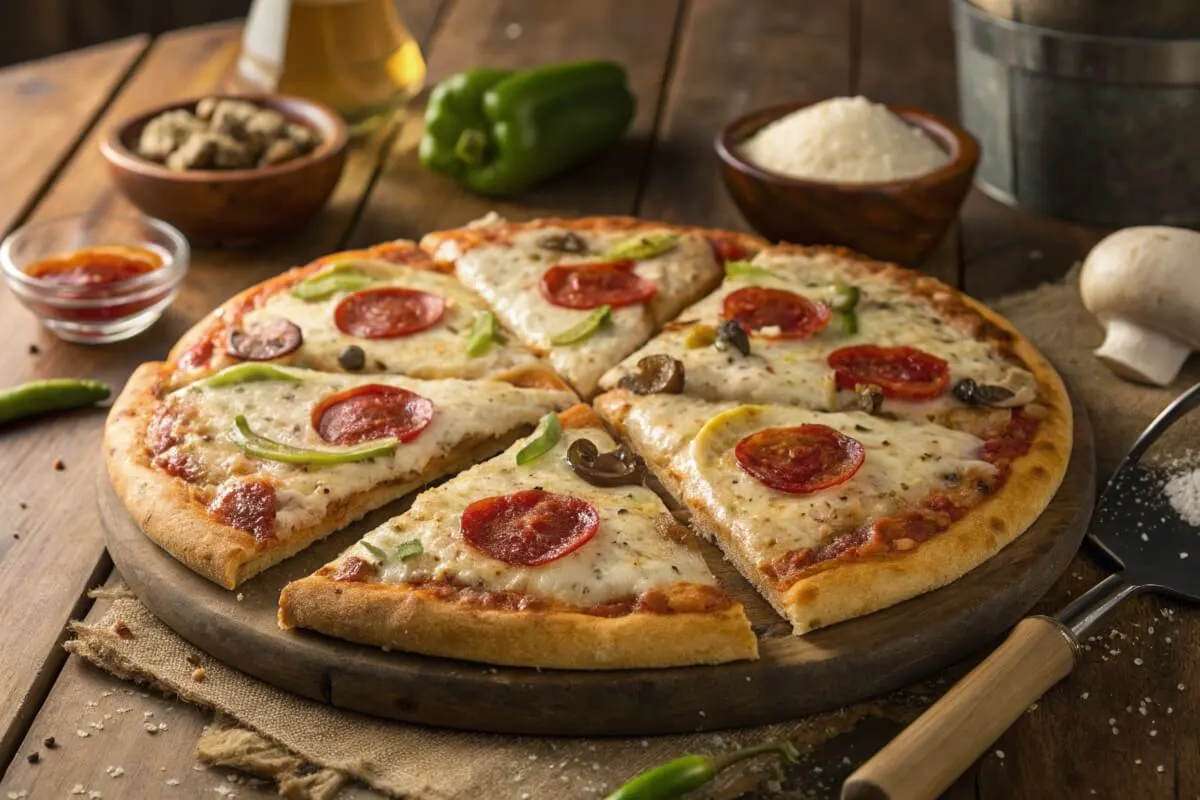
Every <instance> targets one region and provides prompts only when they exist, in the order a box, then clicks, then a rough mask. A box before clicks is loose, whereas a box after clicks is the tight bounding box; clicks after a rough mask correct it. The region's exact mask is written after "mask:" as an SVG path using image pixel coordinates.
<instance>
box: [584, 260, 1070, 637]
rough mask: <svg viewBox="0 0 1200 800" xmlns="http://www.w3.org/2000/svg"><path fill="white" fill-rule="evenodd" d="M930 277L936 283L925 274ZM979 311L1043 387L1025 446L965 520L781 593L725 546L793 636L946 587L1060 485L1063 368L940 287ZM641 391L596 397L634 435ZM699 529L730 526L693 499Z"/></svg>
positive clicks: (1001, 322)
mask: <svg viewBox="0 0 1200 800" xmlns="http://www.w3.org/2000/svg"><path fill="white" fill-rule="evenodd" d="M929 280H932V279H929ZM938 288H939V291H940V290H943V289H944V290H945V291H946V292H950V293H952V294H953V295H957V298H955V299H958V300H960V301H961V302H963V303H965V304H966V305H968V306H970V307H971V308H972V309H973V310H974V311H977V312H978V313H979V314H980V315H982V316H983V318H984V320H985V321H986V322H987V323H989V324H991V325H992V326H994V327H995V328H996V329H998V330H999V331H1003V332H1004V333H1005V334H1006V335H1007V337H1011V338H1009V345H1010V347H1011V350H1012V353H1013V354H1014V355H1015V356H1017V357H1018V358H1020V359H1021V360H1022V361H1024V363H1025V364H1026V365H1027V366H1028V368H1029V369H1030V371H1031V372H1032V373H1033V375H1034V377H1035V379H1036V381H1037V384H1038V392H1039V397H1038V405H1039V406H1040V407H1041V409H1042V410H1043V411H1044V416H1043V418H1042V420H1041V424H1040V425H1039V426H1038V430H1037V434H1036V436H1035V438H1034V441H1033V442H1032V444H1031V446H1030V449H1029V452H1028V453H1027V454H1026V455H1025V456H1023V457H1021V458H1018V459H1016V460H1014V461H1013V462H1012V464H1011V472H1010V475H1009V477H1008V480H1007V481H1006V482H1005V484H1004V485H1003V486H1002V487H1001V489H1000V491H999V492H997V493H996V494H995V495H993V496H992V497H991V498H989V499H987V500H985V501H984V502H982V503H980V504H979V505H978V506H976V507H974V508H973V509H971V510H970V511H969V512H968V513H967V514H966V515H965V516H964V517H963V518H962V519H960V520H958V521H957V522H955V523H954V524H952V525H951V526H950V527H948V528H947V529H946V530H944V531H942V532H940V533H938V534H937V535H936V536H934V537H933V538H932V539H930V540H929V541H927V542H924V543H922V544H921V545H919V546H918V547H916V548H914V549H913V550H910V551H907V552H902V553H889V554H883V555H878V556H868V557H863V558H860V559H857V560H854V561H840V562H839V561H835V562H832V563H831V564H830V565H829V566H827V567H826V568H824V569H821V570H819V571H817V572H815V573H812V574H810V575H808V576H806V577H803V578H801V579H800V580H798V581H796V582H795V583H794V584H792V585H791V586H790V587H788V589H787V590H785V591H783V592H780V591H778V590H776V589H775V588H774V587H773V586H770V585H768V584H767V583H766V581H765V579H764V576H763V574H762V572H761V571H760V570H759V568H758V565H757V564H753V563H748V562H747V561H746V559H744V558H742V557H741V556H739V554H738V550H737V549H736V548H735V547H731V546H723V547H722V549H723V550H724V552H725V555H726V557H727V558H728V559H729V560H730V561H731V562H733V564H734V565H735V566H736V567H737V568H738V571H739V572H741V573H742V575H744V576H745V577H746V578H747V579H748V580H750V581H751V583H754V584H755V586H756V588H758V590H759V592H760V593H762V595H763V596H764V597H766V598H767V600H768V601H769V602H770V603H771V604H772V606H774V607H775V609H776V610H777V611H778V612H779V613H780V614H781V615H782V616H784V617H785V618H787V619H788V620H789V621H790V622H791V623H792V625H793V629H794V631H795V633H797V634H803V633H806V632H808V631H811V630H814V629H816V628H820V627H825V626H827V625H832V624H834V623H836V622H841V621H844V620H847V619H851V618H853V617H857V616H862V615H864V614H869V613H871V612H874V611H878V610H880V609H883V608H887V607H888V606H891V605H894V604H896V603H899V602H901V601H903V600H907V599H909V598H912V597H916V596H917V595H920V594H924V593H925V592H929V591H932V590H934V589H937V588H939V587H941V586H944V585H946V584H948V583H950V582H951V581H954V580H956V579H957V578H959V577H961V576H963V575H964V574H966V573H967V572H969V571H970V570H972V569H974V568H975V567H977V566H979V565H980V564H982V563H983V562H984V561H986V560H987V559H989V558H991V557H992V556H994V555H995V554H996V553H998V552H1000V550H1002V549H1003V548H1004V547H1005V546H1007V545H1008V544H1009V543H1011V542H1012V541H1013V540H1015V539H1016V538H1017V537H1018V536H1020V535H1021V534H1022V533H1023V532H1024V531H1025V530H1027V529H1028V528H1029V526H1030V525H1032V524H1033V522H1034V521H1035V520H1036V519H1037V518H1038V517H1039V516H1041V514H1042V512H1043V511H1044V510H1045V509H1046V506H1047V505H1049V503H1050V500H1051V499H1052V498H1053V497H1054V494H1055V493H1056V492H1057V491H1058V487H1059V485H1060V484H1061V483H1062V480H1063V477H1064V476H1065V475H1066V470H1067V466H1068V464H1069V462H1070V457H1071V447H1072V431H1073V418H1072V411H1071V402H1070V398H1069V397H1068V395H1067V392H1066V387H1065V386H1064V385H1063V382H1062V379H1061V378H1060V377H1059V375H1058V373H1057V372H1056V371H1055V370H1054V368H1053V367H1051V366H1050V364H1049V362H1047V361H1046V359H1045V358H1044V357H1043V356H1042V355H1041V353H1039V352H1038V351H1037V350H1036V348H1034V347H1033V345H1032V344H1031V343H1030V342H1029V341H1028V340H1027V339H1025V338H1024V337H1023V336H1022V335H1021V334H1020V333H1019V332H1018V331H1017V330H1016V329H1015V328H1014V327H1013V326H1012V324H1011V323H1009V322H1008V321H1007V320H1005V319H1004V318H1003V317H1001V316H1000V315H998V314H996V313H995V312H994V311H992V310H991V309H989V308H987V307H986V306H984V305H983V304H982V303H979V302H977V301H975V300H972V299H971V298H969V297H966V296H964V295H961V294H959V293H958V292H956V291H954V290H953V289H950V288H949V287H946V286H944V285H942V284H938ZM637 402H638V398H637V396H636V395H634V394H632V393H630V392H628V391H626V390H622V389H618V390H615V391H612V392H608V393H607V394H604V395H601V396H600V397H598V398H597V399H596V401H595V406H596V408H597V410H598V411H599V412H600V414H601V415H602V416H603V417H605V418H606V419H608V420H609V421H610V422H611V423H612V424H613V425H614V426H615V427H616V428H617V429H618V430H619V431H620V432H621V434H622V436H623V437H624V438H625V439H626V440H627V441H628V440H629V439H630V435H629V431H628V430H627V429H626V427H625V424H624V423H625V418H626V416H627V415H628V413H629V411H630V409H631V408H632V406H633V405H634V404H636V403H637ZM649 466H650V467H651V470H652V471H653V472H654V474H655V476H656V477H657V478H658V479H659V481H661V482H662V484H663V486H665V487H666V488H667V489H668V491H670V492H671V493H672V494H674V495H676V496H678V495H679V494H680V481H679V478H678V477H677V476H675V475H673V474H671V472H670V471H668V470H666V469H664V468H663V465H662V464H650V465H649ZM687 507H688V508H689V510H690V511H691V513H692V523H693V528H694V529H695V530H696V531H697V532H698V533H700V534H701V535H703V536H705V537H706V538H709V539H710V540H712V541H714V542H717V543H723V542H726V541H727V539H728V535H729V533H728V531H727V530H725V529H724V528H723V527H722V526H721V525H720V524H719V523H718V522H717V521H716V520H715V519H714V518H713V517H712V516H711V515H710V514H708V513H707V512H706V511H705V510H704V509H703V508H700V507H698V506H694V505H691V504H687Z"/></svg>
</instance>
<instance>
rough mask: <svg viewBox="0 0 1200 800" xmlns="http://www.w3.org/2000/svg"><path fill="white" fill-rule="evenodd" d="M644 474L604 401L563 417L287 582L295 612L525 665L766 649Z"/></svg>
mask: <svg viewBox="0 0 1200 800" xmlns="http://www.w3.org/2000/svg"><path fill="white" fill-rule="evenodd" d="M642 478H643V475H642V468H641V466H640V464H638V463H637V461H636V457H635V456H633V455H632V454H631V453H629V452H628V451H625V450H623V449H621V448H618V446H617V443H616V442H615V441H614V440H613V439H612V437H611V436H610V434H609V433H608V431H607V430H606V429H605V427H604V423H603V422H601V420H600V418H599V417H597V416H596V414H595V412H593V411H592V410H591V409H590V408H588V407H587V406H585V405H578V406H575V407H573V408H570V409H568V410H566V411H565V412H562V413H561V414H558V415H554V414H551V415H550V416H549V418H548V419H547V420H546V421H545V422H543V424H542V426H540V427H539V429H538V431H537V432H535V433H534V434H533V435H532V436H530V437H527V438H525V439H522V440H520V441H518V442H516V443H515V444H513V445H512V446H511V447H510V448H509V449H508V450H507V451H506V452H504V453H502V454H500V455H499V456H496V457H495V458H493V459H492V460H490V461H487V462H484V463H482V464H479V465H478V466H475V467H473V468H472V469H469V470H467V471H466V472H463V473H461V474H459V475H457V476H456V477H454V478H452V479H450V480H449V481H448V482H446V483H444V484H442V485H441V486H438V487H437V488H435V489H431V490H429V491H427V492H425V493H424V494H422V495H420V496H419V497H417V499H416V500H415V501H414V502H413V505H412V507H411V508H410V509H409V510H408V511H406V512H404V513H403V514H401V515H400V516H399V517H396V518H394V519H392V520H389V521H388V522H385V523H384V524H383V525H381V526H380V527H378V528H376V529H375V530H373V531H371V532H370V533H368V534H366V536H364V537H363V539H362V540H361V541H360V542H359V543H357V544H355V545H353V546H352V547H350V549H348V550H347V551H346V552H344V553H343V554H342V555H341V556H340V557H339V558H338V559H337V560H335V561H334V562H332V563H330V564H327V565H326V566H324V567H322V568H321V569H320V570H318V571H317V572H316V574H314V575H312V576H310V577H308V578H303V579H301V580H298V581H295V582H293V583H290V584H288V585H287V586H285V587H284V589H283V592H282V594H281V595H280V598H279V621H280V624H281V625H283V626H284V627H294V626H295V627H304V628H311V629H313V630H317V631H321V632H323V633H327V634H330V635H333V636H337V637H340V638H343V639H350V640H352V641H356V642H363V643H366V644H373V645H378V646H383V647H394V648H399V649H403V650H409V651H412V652H417V653H427V654H429V655H438V656H449V657H452V658H463V659H470V660H473V661H486V662H489V663H493V664H507V665H513V666H534V667H555V668H562V669H615V668H633V667H667V666H679V665H686V664H714V663H719V662H723V661H733V660H738V659H746V658H756V657H757V654H758V643H757V639H756V638H755V636H754V633H753V632H752V631H751V630H750V623H749V621H748V620H747V619H746V615H745V613H744V612H743V610H742V607H741V605H739V604H738V603H737V602H736V601H734V600H733V599H732V598H730V597H729V595H727V594H726V593H725V591H724V590H723V589H722V588H721V587H720V586H719V585H718V584H717V582H716V579H714V578H713V576H712V573H710V572H709V570H708V567H706V566H705V563H704V559H703V557H702V556H701V555H700V553H699V552H698V551H697V549H696V546H695V542H693V541H690V537H689V534H688V532H687V530H686V529H683V528H681V527H680V525H679V523H677V522H676V521H675V519H674V517H672V516H671V514H670V513H669V512H668V511H667V508H666V507H665V506H664V505H663V501H662V499H661V498H659V497H658V496H657V495H656V494H655V493H654V492H652V491H651V490H649V489H647V488H646V487H645V486H644V485H643V481H642Z"/></svg>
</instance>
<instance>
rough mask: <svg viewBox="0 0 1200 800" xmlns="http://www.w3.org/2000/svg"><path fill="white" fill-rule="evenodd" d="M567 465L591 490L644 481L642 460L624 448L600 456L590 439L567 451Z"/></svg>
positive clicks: (579, 440)
mask: <svg viewBox="0 0 1200 800" xmlns="http://www.w3.org/2000/svg"><path fill="white" fill-rule="evenodd" d="M567 463H568V464H570V465H571V469H573V470H575V474H576V475H578V476H579V477H581V478H583V479H584V480H585V481H587V482H588V483H590V484H592V485H593V486H629V485H633V486H637V485H641V483H642V481H643V480H644V479H645V477H646V464H645V462H643V461H642V458H641V456H639V455H637V454H635V453H634V452H633V451H632V450H630V449H629V448H628V447H626V446H625V445H623V444H622V445H618V446H617V449H616V450H613V451H612V452H609V453H601V452H600V448H598V447H596V444H595V442H593V441H592V440H591V439H576V440H575V441H573V442H571V446H570V447H568V448H567Z"/></svg>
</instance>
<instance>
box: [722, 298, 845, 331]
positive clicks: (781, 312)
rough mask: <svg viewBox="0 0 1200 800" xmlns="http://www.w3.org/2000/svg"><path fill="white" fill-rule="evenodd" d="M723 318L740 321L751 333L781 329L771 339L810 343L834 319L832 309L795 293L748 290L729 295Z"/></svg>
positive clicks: (723, 309) (724, 306)
mask: <svg viewBox="0 0 1200 800" xmlns="http://www.w3.org/2000/svg"><path fill="white" fill-rule="evenodd" d="M721 316H722V317H724V318H725V319H734V320H737V321H738V322H740V323H741V324H742V327H743V328H745V329H746V331H747V333H755V332H757V331H760V330H762V329H763V328H779V333H777V334H772V335H770V336H767V337H766V338H768V339H807V338H809V337H810V336H813V335H815V334H817V333H820V332H821V331H822V330H824V329H825V326H826V325H828V324H829V319H830V317H832V316H833V315H832V314H831V313H830V311H829V306H827V305H825V304H824V303H814V302H812V301H811V300H809V299H808V298H807V297H804V296H803V295H798V294H796V293H795V292H789V291H787V290H786V289H768V288H766V287H764V286H747V287H746V288H744V289H738V290H737V291H736V292H732V293H730V294H728V295H726V297H725V302H724V304H723V305H722V311H721Z"/></svg>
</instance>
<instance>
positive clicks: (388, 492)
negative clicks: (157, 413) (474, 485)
mask: <svg viewBox="0 0 1200 800" xmlns="http://www.w3.org/2000/svg"><path fill="white" fill-rule="evenodd" d="M546 372H547V371H545V370H542V371H540V372H539V371H537V370H531V371H530V373H529V375H528V377H529V379H530V380H533V379H534V378H535V377H537V378H538V379H542V380H551V379H553V380H557V376H552V377H548V376H546V374H545V373H546ZM169 376H170V369H169V367H168V365H166V364H163V363H159V362H150V363H146V364H142V365H141V366H139V367H138V368H137V369H136V370H135V371H134V373H133V375H132V376H131V377H130V379H129V382H128V383H126V385H125V389H124V390H123V391H122V392H121V394H120V396H119V397H118V398H117V400H116V402H114V403H113V406H112V409H111V410H110V412H109V415H108V421H107V423H106V425H105V429H104V455H105V459H106V462H107V465H108V474H109V479H110V480H111V481H112V484H113V488H114V489H115V490H116V492H117V496H118V497H120V498H121V501H122V503H124V505H125V508H126V509H127V510H128V511H129V513H130V515H131V516H132V517H133V519H134V521H135V522H136V523H137V525H138V527H140V528H141V529H142V531H143V532H144V533H145V534H146V535H147V536H148V537H149V538H150V539H151V540H153V541H154V542H155V543H157V544H158V545H159V546H160V547H162V548H163V549H164V550H166V551H167V552H168V553H170V554H171V555H172V556H174V557H175V558H177V559H178V560H179V561H181V562H183V563H184V564H186V565H187V566H188V567H190V568H191V569H192V570H194V571H195V572H197V573H199V574H200V575H203V576H204V577H205V578H208V579H209V580H211V581H213V582H214V583H217V584H218V585H220V586H223V587H225V588H226V589H234V588H236V587H237V586H238V585H239V584H241V583H243V582H245V581H246V580H249V579H250V578H252V577H254V576H255V575H257V574H258V573H260V572H262V571H263V570H265V569H267V568H268V567H271V566H274V565H275V564H278V563H279V562H281V561H283V560H284V559H286V558H289V557H290V556H293V555H295V554H296V553H298V552H300V551H301V550H303V549H305V548H306V547H308V546H310V545H311V544H312V543H313V542H316V541H318V540H320V539H323V538H325V537H326V536H328V535H330V534H332V533H334V532H335V531H337V530H340V529H341V528H344V527H345V526H347V525H349V524H350V523H352V522H354V521H355V520H357V519H360V518H361V517H362V516H363V515H365V514H366V513H367V512H369V511H372V510H374V509H376V508H379V507H380V506H383V505H386V504H387V503H389V502H391V501H393V500H396V499H398V498H400V497H403V496H404V495H406V494H409V493H410V492H413V491H416V490H417V489H419V488H421V487H422V486H424V485H425V484H427V483H428V482H429V481H431V480H433V479H435V478H437V477H440V476H442V475H446V474H450V473H453V472H458V471H460V470H463V469H466V468H467V467H469V466H471V465H472V464H474V463H475V462H477V461H479V460H483V459H486V458H490V457H491V456H493V455H495V454H497V453H499V452H501V451H503V450H504V449H505V448H507V447H508V446H509V445H510V444H512V443H513V442H515V441H516V440H517V439H519V438H520V437H521V436H522V435H524V434H526V433H528V431H529V429H530V428H529V427H528V426H527V427H524V428H519V429H517V430H514V431H510V432H506V434H505V435H503V436H499V437H496V438H488V439H486V440H484V441H480V440H478V439H475V440H468V441H465V442H462V443H460V444H459V445H458V446H457V447H455V448H454V449H453V450H451V451H450V452H448V453H446V454H445V455H443V456H441V457H439V458H437V459H434V460H433V461H432V462H430V463H429V464H428V465H427V466H426V467H425V469H424V470H423V471H422V473H421V475H420V476H418V477H416V478H414V479H410V480H403V481H400V480H396V481H388V482H385V483H382V484H378V485H376V486H375V487H373V488H372V489H371V490H370V491H367V492H362V493H359V494H356V495H354V496H352V497H350V498H347V499H346V500H345V501H344V502H342V503H340V504H338V505H337V506H336V507H334V508H333V509H332V511H331V512H330V513H328V514H326V516H325V517H324V518H323V519H322V520H321V523H320V525H317V526H313V527H311V528H307V529H304V530H301V531H294V532H291V533H289V534H288V535H287V537H286V539H280V538H273V539H271V540H269V541H268V542H266V543H265V544H263V545H258V544H257V543H256V542H255V539H254V536H253V535H251V534H249V533H247V532H245V531H242V530H239V529H237V528H233V527H230V526H228V525H223V524H221V523H219V522H217V521H216V520H214V519H213V518H212V516H211V515H210V514H209V513H208V510H207V508H206V506H205V504H204V503H203V502H202V501H201V500H200V499H199V498H197V497H196V496H195V494H194V491H193V489H192V487H190V486H189V485H188V484H187V483H186V482H185V481H182V480H180V479H178V478H174V477H172V476H171V475H168V474H166V473H164V472H162V471H160V470H158V469H155V468H154V466H153V465H152V464H151V463H150V459H149V457H148V456H147V452H146V446H145V431H146V427H147V425H148V424H149V422H150V418H151V415H152V414H153V411H154V408H155V405H156V403H157V397H158V396H159V395H160V394H161V393H162V391H163V389H164V387H165V385H166V382H167V380H168V378H169ZM559 383H561V381H559Z"/></svg>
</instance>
